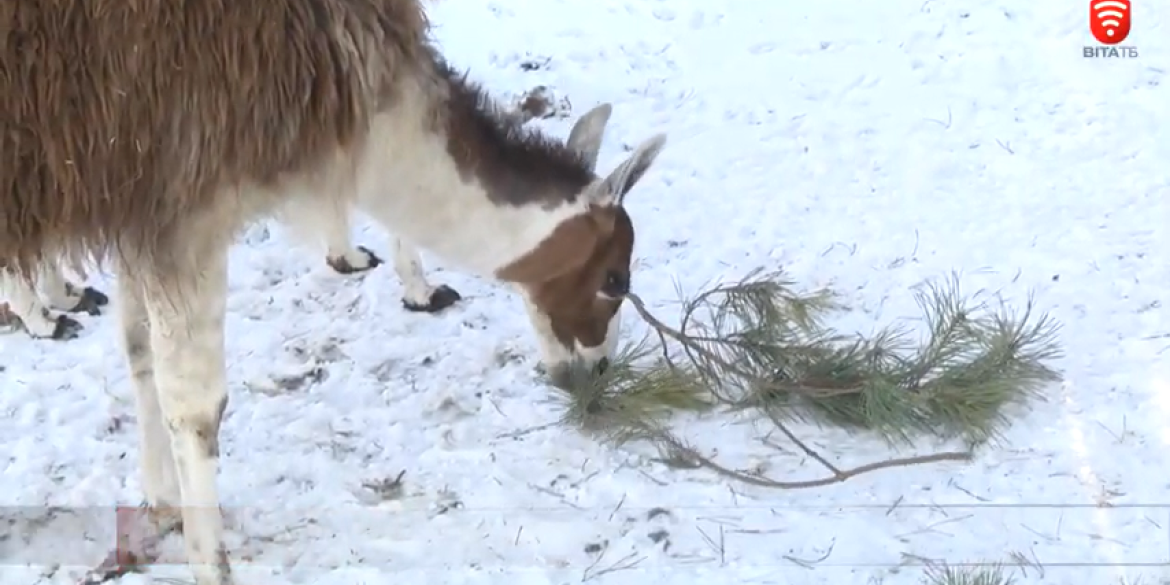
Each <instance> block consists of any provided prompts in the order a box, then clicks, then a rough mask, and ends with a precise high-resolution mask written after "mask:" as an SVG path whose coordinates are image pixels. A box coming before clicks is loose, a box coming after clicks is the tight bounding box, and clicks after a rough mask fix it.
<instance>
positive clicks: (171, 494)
mask: <svg viewBox="0 0 1170 585" xmlns="http://www.w3.org/2000/svg"><path fill="white" fill-rule="evenodd" d="M118 304H119V306H120V307H121V312H120V314H121V322H122V345H123V350H124V351H125V354H126V363H127V366H128V368H129V370H130V378H131V380H132V385H133V387H134V397H135V406H136V409H137V412H138V453H139V467H140V472H141V476H142V477H141V481H142V490H143V492H144V495H145V496H146V505H147V508H148V510H149V512H150V516H151V520H152V521H153V522H154V524H155V526H156V528H157V529H158V531H159V532H160V533H166V532H169V531H170V530H171V529H173V528H177V527H179V526H180V525H181V523H182V518H181V517H180V516H179V508H178V506H179V504H181V503H182V492H181V491H180V488H179V478H178V475H177V474H176V470H175V458H174V456H173V455H172V454H171V438H170V435H169V434H168V432H167V426H166V420H165V419H164V418H163V412H162V407H161V406H160V405H159V394H158V388H157V387H156V385H155V379H154V352H153V351H151V347H150V336H151V325H150V318H149V314H148V313H147V311H146V303H145V300H144V298H143V290H142V287H141V286H139V285H138V284H137V283H133V282H129V281H128V279H126V278H119V279H118Z"/></svg>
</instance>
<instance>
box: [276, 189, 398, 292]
mask: <svg viewBox="0 0 1170 585" xmlns="http://www.w3.org/2000/svg"><path fill="white" fill-rule="evenodd" d="M283 215H284V217H285V225H286V226H287V227H289V228H290V229H291V230H292V231H293V233H294V234H296V237H297V238H298V239H300V240H303V241H305V242H309V243H311V244H313V245H315V246H321V247H323V248H324V249H325V263H326V264H328V265H329V267H330V268H332V269H333V270H335V271H337V272H338V273H340V274H354V273H357V272H365V271H366V270H370V269H371V268H374V267H376V266H379V265H380V264H382V259H381V258H379V257H378V255H377V254H374V252H373V251H371V250H370V249H369V248H366V247H365V246H354V245H352V244H350V241H349V206H348V203H347V202H346V201H345V200H343V199H330V198H324V197H322V198H314V197H304V198H301V199H297V200H294V201H293V202H291V203H290V204H289V206H288V207H287V208H286V209H285V210H284V214H283Z"/></svg>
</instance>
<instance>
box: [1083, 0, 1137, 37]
mask: <svg viewBox="0 0 1170 585" xmlns="http://www.w3.org/2000/svg"><path fill="white" fill-rule="evenodd" d="M1130 20H1131V19H1130V0H1089V30H1090V31H1092V33H1093V37H1094V38H1096V39H1097V40H1098V41H1100V42H1101V43H1102V44H1105V45H1116V44H1117V43H1120V42H1121V41H1124V40H1125V37H1128V36H1129V26H1130Z"/></svg>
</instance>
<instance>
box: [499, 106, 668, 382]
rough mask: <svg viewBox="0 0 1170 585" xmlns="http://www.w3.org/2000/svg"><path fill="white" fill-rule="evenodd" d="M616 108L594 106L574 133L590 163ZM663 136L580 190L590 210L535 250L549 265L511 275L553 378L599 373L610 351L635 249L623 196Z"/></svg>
mask: <svg viewBox="0 0 1170 585" xmlns="http://www.w3.org/2000/svg"><path fill="white" fill-rule="evenodd" d="M611 111H612V108H611V107H610V106H609V105H603V106H598V107H597V108H594V109H593V110H592V111H590V112H589V113H587V114H585V115H584V116H582V118H581V119H580V120H579V121H578V122H577V124H576V125H575V126H574V127H573V130H572V132H571V133H570V134H569V139H568V142H567V144H568V146H570V147H571V148H573V149H575V150H577V151H578V152H580V153H581V154H582V155H583V156H585V157H586V159H587V160H588V161H589V163H590V164H591V165H595V164H596V162H597V154H598V151H599V150H600V148H601V139H602V136H603V134H604V131H605V124H606V122H607V121H608V120H609V116H610V113H611ZM665 144H666V136H665V135H663V134H659V135H656V136H654V137H652V138H650V139H648V140H646V141H645V142H643V143H642V144H641V145H640V146H639V147H638V148H636V149H635V150H634V152H633V154H631V155H630V156H629V158H627V159H626V160H625V161H623V162H622V163H621V164H619V165H618V166H617V168H615V169H614V170H613V171H612V172H610V173H609V174H608V175H607V176H605V177H604V178H602V177H597V178H595V180H594V181H593V182H592V183H591V184H590V185H589V186H588V187H586V189H585V192H584V193H582V194H581V196H582V197H583V198H584V200H585V201H586V202H587V203H588V204H587V207H586V210H585V211H584V212H583V213H581V214H579V215H576V216H573V217H571V218H570V219H568V220H566V221H564V222H562V223H561V224H560V225H559V226H557V228H556V229H555V230H554V231H553V233H552V234H551V235H550V236H549V237H548V238H547V239H546V240H545V241H544V243H542V245H541V249H540V253H539V254H536V255H533V256H532V257H531V258H530V260H531V261H533V262H534V263H536V262H540V263H543V264H544V266H542V267H541V268H540V269H539V270H532V271H530V272H529V271H525V270H523V267H522V266H515V268H517V269H520V270H518V272H529V273H530V274H541V275H542V276H541V277H540V278H539V279H538V280H532V279H523V278H518V279H512V280H513V281H514V282H516V283H517V284H518V285H519V288H520V290H521V292H522V294H523V296H524V299H525V304H526V306H527V308H528V315H529V318H530V319H531V321H532V326H533V329H534V331H535V332H536V335H537V341H538V343H539V345H540V349H541V358H542V363H543V366H544V368H545V370H546V372H547V373H548V375H549V377H550V379H551V380H552V382H553V384H554V385H556V386H559V387H562V388H565V387H567V385H568V383H569V380H570V378H571V375H572V374H573V373H574V372H573V370H574V369H575V368H585V369H587V370H588V371H590V372H593V373H600V372H601V371H604V369H605V367H606V366H607V365H608V362H609V360H610V359H612V358H613V354H614V352H615V350H616V349H617V342H618V337H619V336H620V330H621V317H620V309H621V306H622V301H623V300H624V299H625V296H626V294H627V293H628V292H629V291H630V263H631V260H632V258H633V252H634V225H633V223H632V222H631V220H630V216H629V215H628V214H627V213H626V210H625V208H624V207H623V206H622V204H623V202H624V201H625V197H626V195H627V194H628V193H629V192H630V190H631V189H632V188H633V187H634V185H635V184H637V182H638V180H639V179H641V178H642V176H643V175H644V174H645V173H646V171H647V170H648V169H649V168H650V165H651V164H652V163H653V162H654V160H655V158H657V156H658V154H659V153H660V152H662V148H663V146H664V145H665ZM554 263H555V264H554ZM550 264H554V265H553V266H552V267H550V266H549V265H550Z"/></svg>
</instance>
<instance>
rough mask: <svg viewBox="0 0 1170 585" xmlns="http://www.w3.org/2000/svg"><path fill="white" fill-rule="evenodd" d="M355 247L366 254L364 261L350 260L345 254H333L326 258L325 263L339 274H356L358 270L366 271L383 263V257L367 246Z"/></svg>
mask: <svg viewBox="0 0 1170 585" xmlns="http://www.w3.org/2000/svg"><path fill="white" fill-rule="evenodd" d="M355 249H356V250H357V251H358V252H361V253H362V255H364V256H365V259H364V261H360V262H350V260H349V258H346V257H345V256H332V257H329V258H326V259H325V263H326V264H328V265H329V267H330V268H332V269H333V270H335V271H336V272H337V273H339V274H355V273H358V272H365V271H366V270H370V269H372V268H376V267H378V266H381V265H382V259H381V258H379V257H378V255H377V254H375V253H374V252H373V250H370V249H369V248H367V247H365V246H357V247H356V248H355Z"/></svg>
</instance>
